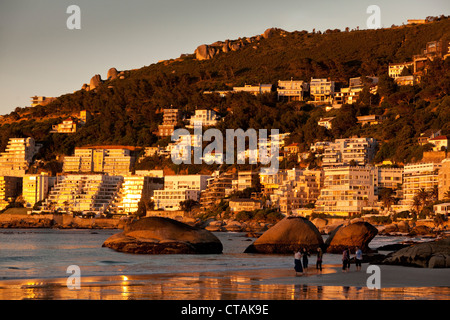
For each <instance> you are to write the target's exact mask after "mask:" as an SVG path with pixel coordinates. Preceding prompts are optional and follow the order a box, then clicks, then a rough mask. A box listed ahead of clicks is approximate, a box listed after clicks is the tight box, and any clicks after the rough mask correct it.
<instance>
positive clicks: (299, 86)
mask: <svg viewBox="0 0 450 320" xmlns="http://www.w3.org/2000/svg"><path fill="white" fill-rule="evenodd" d="M308 89H309V86H308V82H305V81H302V80H292V79H291V80H278V88H277V94H278V100H287V101H303V97H304V94H305V92H307V91H308Z"/></svg>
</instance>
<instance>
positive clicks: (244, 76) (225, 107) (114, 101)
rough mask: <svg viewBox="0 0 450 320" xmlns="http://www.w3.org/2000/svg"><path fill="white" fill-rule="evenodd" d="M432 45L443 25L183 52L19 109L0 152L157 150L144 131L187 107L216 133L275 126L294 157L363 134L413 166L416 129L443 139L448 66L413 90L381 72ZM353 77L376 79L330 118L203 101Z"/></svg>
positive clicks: (435, 66) (265, 103)
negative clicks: (362, 118) (214, 120)
mask: <svg viewBox="0 0 450 320" xmlns="http://www.w3.org/2000/svg"><path fill="white" fill-rule="evenodd" d="M439 39H447V40H448V39H450V19H449V18H443V19H440V21H436V22H433V23H428V24H424V25H412V26H404V27H395V28H389V29H379V30H361V31H351V32H347V31H345V32H344V31H339V30H327V31H326V32H325V33H323V34H318V33H308V32H306V31H295V32H290V33H289V32H287V33H285V34H284V36H282V35H275V36H274V37H272V38H269V39H261V40H260V41H259V44H258V45H256V46H255V48H256V49H255V48H254V46H246V47H244V48H243V49H241V50H238V51H234V52H229V53H226V54H225V53H223V54H220V55H218V56H216V57H214V58H213V59H211V60H204V61H197V60H195V59H194V56H193V55H187V56H184V57H182V58H180V59H176V60H170V61H165V62H161V63H157V64H152V65H150V66H146V67H143V68H141V69H138V70H133V71H126V72H125V79H115V80H112V81H106V82H104V83H103V84H101V85H100V86H99V87H98V88H96V89H95V90H94V91H89V92H87V91H83V90H80V91H77V92H75V93H72V94H67V95H63V96H61V97H59V98H58V99H57V100H56V101H54V102H52V103H50V104H49V105H47V106H45V107H43V106H37V107H35V108H18V109H16V110H15V111H14V112H12V113H11V114H9V115H6V116H5V118H4V119H6V120H8V119H9V120H12V123H7V122H5V123H4V124H3V125H2V126H1V127H0V147H1V148H2V149H4V148H5V146H6V143H7V141H8V139H9V138H10V137H21V136H32V137H34V138H35V139H36V140H37V141H38V142H40V143H42V144H43V148H42V149H41V152H40V153H39V154H38V155H37V158H39V159H43V160H46V161H52V160H54V159H56V157H57V156H58V155H62V154H71V153H72V152H73V148H74V147H76V146H82V145H89V144H91V145H99V144H122V145H132V146H152V145H157V144H159V143H160V141H158V137H157V136H155V135H154V134H153V132H155V131H156V130H157V126H158V124H160V123H161V121H162V114H161V113H160V111H161V109H162V108H165V107H170V106H173V107H176V108H180V109H182V112H183V113H184V114H185V115H186V116H189V115H190V114H192V113H193V112H194V110H195V108H196V107H199V108H209V109H211V108H214V109H215V110H217V111H218V112H219V114H220V115H221V116H223V117H224V120H223V121H222V122H220V124H219V125H218V128H219V129H220V130H225V129H226V128H234V129H236V128H242V129H244V130H245V129H247V128H254V129H260V128H266V129H271V128H274V129H279V130H280V132H291V133H292V135H291V140H292V141H293V142H298V143H300V146H301V149H302V150H307V149H308V147H309V145H310V144H311V143H312V142H314V141H316V140H333V139H336V138H341V137H349V136H354V135H357V136H367V137H368V136H370V137H374V138H376V139H377V140H379V141H380V142H381V145H380V148H379V150H378V153H377V155H376V158H375V160H376V161H382V160H387V159H390V160H394V161H396V162H403V163H404V162H410V161H417V160H419V159H420V158H421V157H422V152H423V151H424V150H427V148H428V146H423V147H421V146H419V145H418V144H417V137H419V135H420V133H421V132H424V131H425V130H427V129H430V128H431V129H442V131H441V132H442V134H450V112H449V109H450V98H449V97H448V92H449V90H450V74H449V72H448V70H449V63H450V61H449V59H447V60H446V61H440V60H435V61H433V62H430V63H429V70H428V73H427V74H426V75H425V76H424V77H423V79H422V81H421V83H420V84H419V85H416V86H413V87H397V86H395V85H394V83H393V81H392V79H390V78H389V77H388V76H387V68H388V64H389V63H391V62H402V61H408V60H411V58H412V56H413V55H414V54H418V53H420V52H421V51H422V50H423V48H424V47H425V44H426V43H427V42H429V41H433V40H439ZM357 76H379V77H380V83H379V90H378V94H377V95H375V96H374V95H371V94H370V93H368V92H364V93H363V94H362V95H361V99H360V101H359V103H357V104H354V105H351V106H350V105H344V106H343V107H342V108H341V109H339V110H332V111H330V112H325V110H324V109H323V108H316V107H313V106H311V105H309V104H307V103H304V102H300V103H299V102H290V103H281V102H278V101H277V98H276V94H275V93H273V94H266V95H262V96H258V97H254V96H251V95H249V94H233V95H230V96H227V97H226V98H221V97H219V96H218V95H215V94H208V95H205V94H203V91H205V90H219V89H230V88H232V87H233V86H239V85H244V84H259V83H272V84H274V85H276V83H277V81H278V80H286V79H290V78H291V77H292V78H294V79H299V80H305V81H309V80H310V78H311V77H314V78H321V77H323V78H330V79H332V80H335V81H336V82H337V87H338V88H339V87H345V86H348V80H349V78H350V77H357ZM84 109H86V110H89V111H90V112H91V113H92V114H93V116H94V119H93V120H92V121H90V122H89V123H88V124H87V125H86V126H84V127H83V128H81V129H80V130H79V132H77V133H76V134H71V135H65V134H54V133H49V131H50V129H51V126H52V125H54V124H57V123H59V122H61V121H62V120H63V119H65V118H66V117H67V116H68V115H72V114H75V113H78V112H79V111H81V110H84ZM367 114H383V115H385V116H387V120H386V121H385V122H384V123H383V124H381V125H376V126H364V127H361V125H359V124H357V123H356V117H357V116H359V115H367ZM50 116H51V117H50ZM324 116H335V117H336V119H335V120H334V122H333V129H332V130H327V129H325V128H323V127H321V126H318V125H317V120H318V119H320V118H321V117H324ZM166 140H167V139H166ZM166 142H167V141H166ZM151 163H154V161H153V162H152V161H148V164H149V165H148V166H149V167H151V165H150V164H151ZM141 167H142V165H141Z"/></svg>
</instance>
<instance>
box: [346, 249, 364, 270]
mask: <svg viewBox="0 0 450 320" xmlns="http://www.w3.org/2000/svg"><path fill="white" fill-rule="evenodd" d="M354 258H355V266H356V271H359V270H361V263H362V251H361V249H360V248H359V247H356V250H355V257H354ZM350 262H351V258H350V248H349V247H347V248H345V249H344V251H343V252H342V271H343V272H346V271H350Z"/></svg>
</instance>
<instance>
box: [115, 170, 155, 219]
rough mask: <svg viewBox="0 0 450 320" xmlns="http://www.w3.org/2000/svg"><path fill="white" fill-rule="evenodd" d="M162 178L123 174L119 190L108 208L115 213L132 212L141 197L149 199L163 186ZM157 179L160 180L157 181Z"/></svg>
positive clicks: (134, 210)
mask: <svg viewBox="0 0 450 320" xmlns="http://www.w3.org/2000/svg"><path fill="white" fill-rule="evenodd" d="M162 180H163V179H159V178H152V177H149V176H132V175H129V176H124V177H123V182H122V185H121V188H120V190H119V192H118V193H117V195H116V197H115V199H114V201H113V202H112V204H111V207H110V208H109V211H110V212H114V213H116V214H133V213H135V212H136V211H137V210H138V207H139V202H140V201H141V199H150V198H151V197H152V196H153V192H154V190H156V189H162V188H163V186H164V185H163V183H162ZM158 181H161V182H160V183H158Z"/></svg>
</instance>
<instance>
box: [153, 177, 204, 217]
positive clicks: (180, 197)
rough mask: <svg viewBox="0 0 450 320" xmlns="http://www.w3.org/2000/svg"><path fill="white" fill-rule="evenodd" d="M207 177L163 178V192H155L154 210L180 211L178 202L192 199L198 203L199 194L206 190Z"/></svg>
mask: <svg viewBox="0 0 450 320" xmlns="http://www.w3.org/2000/svg"><path fill="white" fill-rule="evenodd" d="M210 178H211V176H208V175H173V176H171V175H169V176H165V177H164V190H155V191H154V193H153V200H154V202H155V209H163V210H180V209H181V206H180V202H182V201H185V200H188V199H192V200H194V201H200V193H201V191H202V190H205V189H206V186H207V183H208V179H210Z"/></svg>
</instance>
